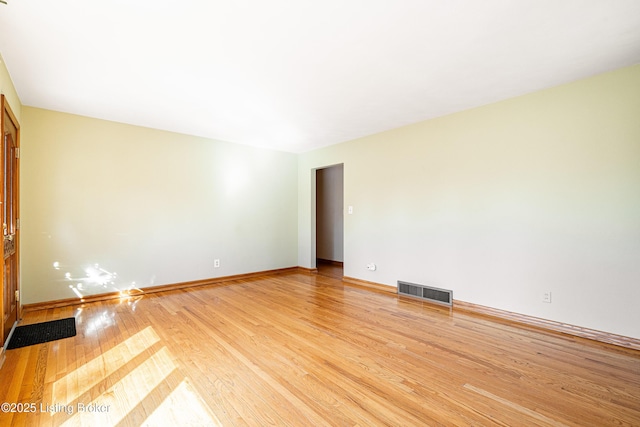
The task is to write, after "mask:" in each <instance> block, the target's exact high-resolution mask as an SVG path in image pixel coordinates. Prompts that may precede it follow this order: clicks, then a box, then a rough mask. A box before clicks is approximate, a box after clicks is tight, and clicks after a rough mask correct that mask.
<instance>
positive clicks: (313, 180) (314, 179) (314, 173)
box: [310, 162, 346, 271]
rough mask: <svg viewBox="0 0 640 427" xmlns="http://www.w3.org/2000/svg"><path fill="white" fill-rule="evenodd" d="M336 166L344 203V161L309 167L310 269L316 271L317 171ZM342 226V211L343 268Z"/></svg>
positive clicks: (344, 258) (343, 218)
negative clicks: (340, 180) (339, 169)
mask: <svg viewBox="0 0 640 427" xmlns="http://www.w3.org/2000/svg"><path fill="white" fill-rule="evenodd" d="M336 166H342V199H343V204H344V187H345V185H344V168H345V165H344V162H341V163H333V164H330V165H326V166H318V167H315V168H312V169H311V212H310V213H311V242H310V243H311V248H310V249H311V269H312V270H316V271H317V263H316V259H317V248H318V247H317V245H318V236H317V216H318V206H317V199H316V198H317V190H318V182H317V176H318V171H319V170H321V169H329V168H332V167H336ZM344 227H345V214H344V211H343V215H342V257H343V263H342V265H343V269H344V266H345V263H346V257H345V253H344Z"/></svg>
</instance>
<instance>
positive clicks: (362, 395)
mask: <svg viewBox="0 0 640 427" xmlns="http://www.w3.org/2000/svg"><path fill="white" fill-rule="evenodd" d="M68 316H75V317H76V319H77V330H78V335H77V336H76V337H74V338H68V339H64V340H59V341H54V342H50V343H46V344H40V345H35V346H31V347H24V348H21V349H16V350H9V351H7V353H6V361H5V364H4V366H3V367H2V369H1V370H0V401H1V402H7V403H9V406H8V407H7V406H6V405H5V406H3V410H4V409H7V408H8V409H9V410H11V409H16V410H17V409H19V408H18V404H23V405H22V406H21V410H22V411H23V412H1V413H0V425H3V426H8V425H16V426H18V425H29V426H33V425H47V426H58V425H65V426H66V425H69V426H72V425H92V426H95V425H100V426H103V425H118V426H130V425H131V426H138V425H145V424H146V425H153V426H156V425H170V426H174V425H189V424H190V425H225V426H226V425H239V426H244V425H259V426H263V425H291V426H321V425H340V426H352V425H360V426H369V425H393V426H417V425H446V426H451V425H461V426H469V425H475V426H481V425H499V426H563V425H568V426H609V425H616V426H617V425H626V426H634V425H635V426H638V425H640V352H638V351H634V350H630V349H624V348H619V347H614V346H611V345H607V344H601V343H596V342H592V341H588V340H585V339H580V338H575V337H570V336H564V335H559V334H551V333H544V332H540V331H532V330H527V329H521V328H518V327H517V326H512V325H508V324H504V323H497V322H492V321H491V320H489V319H487V318H483V317H480V316H475V315H471V314H468V313H462V312H460V313H458V312H453V311H451V309H449V308H445V307H439V306H433V305H430V304H427V303H423V302H420V301H416V300H412V299H405V298H400V299H399V298H398V297H397V296H395V295H392V294H389V293H377V292H371V291H367V290H363V289H360V288H355V287H348V286H345V285H344V284H343V283H342V282H341V281H340V280H336V279H333V278H331V277H325V276H321V275H307V274H300V273H288V274H280V275H272V276H268V277H263V278H255V279H248V280H237V281H234V282H228V283H225V284H224V285H221V286H217V287H215V286H211V287H200V288H196V289H192V290H178V291H171V292H161V293H156V294H147V295H143V296H140V297H137V298H134V299H129V300H121V301H118V300H114V301H104V302H97V303H92V304H86V305H84V306H76V307H63V308H55V309H49V310H42V311H38V312H29V313H26V314H25V318H24V320H23V324H27V323H36V322H41V321H47V320H54V319H60V318H64V317H68ZM12 404H13V405H12ZM12 406H13V407H12ZM25 409H28V410H31V409H33V410H34V412H30V413H27V412H24V410H25Z"/></svg>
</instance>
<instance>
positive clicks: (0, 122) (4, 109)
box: [0, 94, 22, 366]
mask: <svg viewBox="0 0 640 427" xmlns="http://www.w3.org/2000/svg"><path fill="white" fill-rule="evenodd" d="M7 116H8V119H9V120H11V122H12V124H13V126H14V127H15V129H16V138H15V146H16V148H17V150H16V158H17V160H16V166H15V170H14V174H15V184H14V191H15V204H16V206H15V208H16V229H15V238H14V239H15V256H16V266H15V267H16V271H15V275H16V291H17V294H18V297H17V298H16V320H15V322H14V323H13V325H11V327H12V328H14V327H15V325H16V324H17V323H18V321H19V320H20V319H21V318H22V304H21V299H22V298H20V296H21V295H20V291H21V287H20V160H19V153H20V123H19V122H18V119H17V118H16V116H15V114H13V111H12V110H11V107H10V106H9V103H8V102H7V99H6V97H5V96H4V94H2V95H1V96H0V131H1V132H2V140H1V141H0V142H1V143H4V135H5V129H6V128H7V124H6V118H7ZM1 148H2V149H3V150H4V147H1ZM0 163H2V164H0V177H2V178H1V181H2V182H0V191H2V192H4V187H5V185H4V184H5V183H4V170H3V168H4V163H3V162H0ZM2 196H3V197H2V199H4V195H2ZM3 251H4V245H3ZM3 259H4V253H3ZM0 281H2V286H0V313H2V315H0V327H1V329H0V331H1V332H0V334H1V335H2V344H3V347H4V344H6V342H7V339H8V338H9V337H10V336H11V333H12V332H13V329H11V332H9V333H8V334H7V335H6V336H5V334H4V331H5V326H7V325H5V321H4V298H5V286H6V284H5V272H4V262H1V263H0ZM7 329H8V328H7ZM3 350H4V348H3ZM2 359H3V358H2V357H1V356H0V366H2V362H3V360H2Z"/></svg>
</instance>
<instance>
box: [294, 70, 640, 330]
mask: <svg viewBox="0 0 640 427" xmlns="http://www.w3.org/2000/svg"><path fill="white" fill-rule="evenodd" d="M337 163H344V186H345V203H344V204H345V208H346V207H347V206H349V205H351V206H353V208H354V213H353V215H345V228H344V230H345V231H344V232H345V236H344V242H345V253H344V262H345V275H346V276H350V277H355V278H359V279H363V280H368V281H372V282H377V283H383V284H387V285H396V282H397V280H404V281H409V282H415V283H422V284H431V285H434V286H437V287H440V288H446V289H452V290H453V291H454V298H455V299H458V300H462V301H467V302H472V303H476V304H482V305H486V306H491V307H496V308H500V309H503V310H509V311H514V312H518V313H523V314H528V315H532V316H537V317H542V318H547V319H552V320H556V321H561V322H567V323H570V324H574V325H578V326H583V327H588V328H593V329H598V330H603V331H607V332H612V333H619V334H622V335H626V336H631V337H635V338H640V309H638V307H640V66H634V67H629V68H625V69H621V70H618V71H614V72H611V73H607V74H603V75H600V76H596V77H592V78H589V79H585V80H582V81H578V82H575V83H572V84H568V85H564V86H560V87H556V88H552V89H548V90H544V91H540V92H537V93H533V94H530V95H526V96H522V97H518V98H514V99H511V100H507V101H504V102H500V103H496V104H492V105H488V106H485V107H481V108H476V109H473V110H469V111H465V112H461V113H458V114H453V115H450V116H447V117H442V118H439V119H435V120H429V121H425V122H422V123H417V124H414V125H411V126H406V127H403V128H399V129H395V130H392V131H388V132H384V133H380V134H377V135H372V136H369V137H366V138H362V139H358V140H355V141H351V142H347V143H344V144H339V145H336V146H332V147H329V148H326V149H322V150H317V151H313V152H309V153H306V154H302V155H300V156H299V175H298V193H299V196H298V197H299V204H298V218H299V230H298V235H299V255H298V262H299V264H300V265H301V266H305V267H310V266H312V265H313V262H314V243H313V199H312V197H313V188H314V187H313V173H312V172H313V170H314V169H315V168H318V167H323V166H326V165H333V164H337ZM371 262H373V263H376V264H377V265H378V269H377V271H375V272H371V271H368V270H367V269H366V268H365V266H366V264H368V263H371ZM547 290H550V291H552V303H551V304H545V303H542V302H541V297H542V293H543V292H544V291H547Z"/></svg>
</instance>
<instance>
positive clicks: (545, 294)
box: [542, 291, 551, 303]
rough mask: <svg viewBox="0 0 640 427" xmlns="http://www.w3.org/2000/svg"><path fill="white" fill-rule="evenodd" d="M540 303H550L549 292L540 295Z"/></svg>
mask: <svg viewBox="0 0 640 427" xmlns="http://www.w3.org/2000/svg"><path fill="white" fill-rule="evenodd" d="M542 302H547V303H551V291H545V292H544V293H543V294H542Z"/></svg>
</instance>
